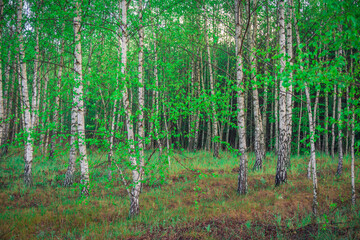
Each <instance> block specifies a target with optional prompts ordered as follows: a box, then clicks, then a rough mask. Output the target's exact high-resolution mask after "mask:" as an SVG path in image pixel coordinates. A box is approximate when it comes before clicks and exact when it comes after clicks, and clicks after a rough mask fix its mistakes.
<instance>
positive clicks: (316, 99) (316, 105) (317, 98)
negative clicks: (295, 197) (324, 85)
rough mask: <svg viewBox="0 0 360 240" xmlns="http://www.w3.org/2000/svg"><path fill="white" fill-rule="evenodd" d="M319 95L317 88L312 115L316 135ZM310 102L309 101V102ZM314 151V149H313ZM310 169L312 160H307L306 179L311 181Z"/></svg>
mask: <svg viewBox="0 0 360 240" xmlns="http://www.w3.org/2000/svg"><path fill="white" fill-rule="evenodd" d="M319 95H320V89H319V88H318V90H317V91H316V97H315V106H314V115H313V120H312V122H313V131H314V132H313V134H314V135H315V134H316V112H317V107H318V104H319ZM310 102H311V101H310ZM315 151H316V148H315ZM311 167H312V160H311V159H310V160H309V164H308V172H307V174H308V178H309V179H311Z"/></svg>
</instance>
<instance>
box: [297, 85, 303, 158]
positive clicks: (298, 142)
mask: <svg viewBox="0 0 360 240" xmlns="http://www.w3.org/2000/svg"><path fill="white" fill-rule="evenodd" d="M302 108H303V99H302V91H301V93H300V116H299V125H298V136H297V155H298V156H300V136H301V121H302Z"/></svg>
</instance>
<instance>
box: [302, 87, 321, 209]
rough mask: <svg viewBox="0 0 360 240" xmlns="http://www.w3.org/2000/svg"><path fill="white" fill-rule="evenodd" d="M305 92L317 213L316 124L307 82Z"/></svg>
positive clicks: (314, 203)
mask: <svg viewBox="0 0 360 240" xmlns="http://www.w3.org/2000/svg"><path fill="white" fill-rule="evenodd" d="M305 94H306V102H307V104H306V105H307V110H308V117H309V131H310V162H311V163H312V164H311V166H312V175H313V207H312V209H313V214H314V215H317V205H318V203H317V175H316V156H315V125H314V119H315V116H314V119H313V116H312V113H311V100H310V93H309V87H308V85H307V83H306V82H305Z"/></svg>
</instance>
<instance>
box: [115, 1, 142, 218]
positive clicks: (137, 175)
mask: <svg viewBox="0 0 360 240" xmlns="http://www.w3.org/2000/svg"><path fill="white" fill-rule="evenodd" d="M119 4H120V3H119ZM121 10H122V24H121V31H122V37H121V75H122V78H123V79H122V81H123V83H124V84H125V86H124V94H123V104H124V108H125V121H126V130H127V140H128V144H129V153H130V162H131V166H132V184H131V187H132V188H131V193H130V210H129V216H130V217H133V216H136V215H138V214H139V213H140V205H139V195H140V189H141V184H140V180H141V170H140V169H139V167H138V163H137V160H136V152H135V134H134V124H133V120H132V109H131V105H130V96H129V91H128V89H127V86H126V82H127V76H126V68H127V42H128V32H127V10H128V5H127V2H126V0H122V1H121Z"/></svg>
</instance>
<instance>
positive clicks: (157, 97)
mask: <svg viewBox="0 0 360 240" xmlns="http://www.w3.org/2000/svg"><path fill="white" fill-rule="evenodd" d="M152 27H153V37H154V53H155V66H154V75H155V85H156V90H155V105H156V113H155V138H156V141H157V143H158V146H159V151H160V155H161V154H162V148H163V147H162V143H161V139H160V138H159V132H160V130H161V129H160V119H161V116H160V89H159V87H160V85H159V73H158V53H157V38H156V33H155V29H154V23H152Z"/></svg>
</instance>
